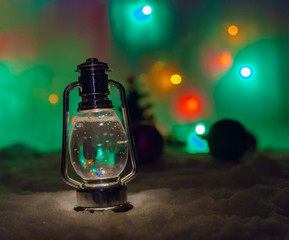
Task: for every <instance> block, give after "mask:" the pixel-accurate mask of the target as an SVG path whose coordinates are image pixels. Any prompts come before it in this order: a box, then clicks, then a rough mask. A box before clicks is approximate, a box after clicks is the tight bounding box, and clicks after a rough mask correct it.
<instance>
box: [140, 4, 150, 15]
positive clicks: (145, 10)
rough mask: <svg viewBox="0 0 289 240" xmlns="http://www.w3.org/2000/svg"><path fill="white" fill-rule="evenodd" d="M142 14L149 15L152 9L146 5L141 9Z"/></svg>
mask: <svg viewBox="0 0 289 240" xmlns="http://www.w3.org/2000/svg"><path fill="white" fill-rule="evenodd" d="M142 13H143V14H144V15H150V14H151V13H152V8H151V6H149V5H146V6H144V7H143V8H142Z"/></svg>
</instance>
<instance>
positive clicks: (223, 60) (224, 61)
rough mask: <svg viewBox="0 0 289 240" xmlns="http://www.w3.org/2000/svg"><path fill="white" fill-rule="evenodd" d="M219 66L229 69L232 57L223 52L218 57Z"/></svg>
mask: <svg viewBox="0 0 289 240" xmlns="http://www.w3.org/2000/svg"><path fill="white" fill-rule="evenodd" d="M218 60H219V64H220V65H221V66H222V67H225V68H227V67H231V65H232V62H233V59H232V56H231V54H230V53H228V52H224V53H222V54H221V55H220V56H219V59H218Z"/></svg>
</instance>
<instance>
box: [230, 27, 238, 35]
mask: <svg viewBox="0 0 289 240" xmlns="http://www.w3.org/2000/svg"><path fill="white" fill-rule="evenodd" d="M228 33H229V34H230V35H231V36H236V35H237V34H238V33H239V28H238V27H237V26H236V25H230V26H229V27H228Z"/></svg>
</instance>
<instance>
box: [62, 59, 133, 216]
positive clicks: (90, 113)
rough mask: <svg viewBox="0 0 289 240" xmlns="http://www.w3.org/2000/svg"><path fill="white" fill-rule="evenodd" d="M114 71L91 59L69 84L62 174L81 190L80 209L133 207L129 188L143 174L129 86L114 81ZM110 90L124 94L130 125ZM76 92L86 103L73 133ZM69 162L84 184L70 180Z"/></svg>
mask: <svg viewBox="0 0 289 240" xmlns="http://www.w3.org/2000/svg"><path fill="white" fill-rule="evenodd" d="M109 70H110V69H109V67H108V65H107V64H106V63H103V62H100V61H98V59H96V58H90V59H87V60H86V62H84V63H82V64H80V65H78V67H77V70H76V71H77V72H79V73H80V76H79V81H77V82H73V83H71V84H70V85H68V86H67V87H66V89H65V90H64V94H63V142H62V144H63V145H62V163H61V174H62V177H63V180H64V182H65V183H67V184H68V185H70V186H72V187H74V188H76V195H77V206H76V207H75V208H74V209H75V210H77V211H81V210H88V211H103V210H109V209H111V210H113V211H127V210H130V209H131V208H132V204H131V203H129V202H128V200H127V187H126V184H127V183H128V182H129V181H130V180H132V179H133V178H134V177H135V174H136V171H137V162H136V151H135V148H134V142H133V138H132V133H131V126H130V121H129V116H128V109H127V102H126V95H125V90H124V87H123V86H122V85H121V84H120V83H119V82H117V81H114V80H108V75H107V74H106V72H107V71H109ZM110 86H113V87H116V88H117V89H118V90H119V92H120V97H121V102H122V113H123V122H124V127H123V125H122V123H121V121H120V119H119V118H118V116H117V115H116V113H115V112H114V108H113V105H112V102H111V100H110V99H109V98H108V95H109V87H110ZM75 88H79V95H80V96H81V98H82V101H81V102H80V103H79V107H78V114H77V116H76V118H75V120H74V122H73V126H72V129H71V131H70V133H69V93H70V92H71V91H72V90H73V89H75ZM68 159H70V163H71V165H72V166H73V169H74V171H75V172H76V173H77V175H78V176H79V177H80V178H79V179H81V180H77V179H76V178H77V177H74V178H72V177H70V176H69V174H68V166H69V163H68V162H69V160H68ZM128 159H129V161H130V162H131V163H130V164H129V161H128ZM71 169H72V168H71Z"/></svg>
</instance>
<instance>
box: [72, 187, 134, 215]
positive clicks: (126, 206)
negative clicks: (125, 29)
mask: <svg viewBox="0 0 289 240" xmlns="http://www.w3.org/2000/svg"><path fill="white" fill-rule="evenodd" d="M76 196H77V203H78V205H77V206H76V207H74V210H75V211H89V212H95V211H106V210H112V211H114V212H126V211H129V210H131V209H132V208H133V205H132V204H131V203H129V202H128V201H127V187H126V185H124V184H121V183H119V184H116V185H113V186H109V187H106V188H94V189H77V190H76Z"/></svg>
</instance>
